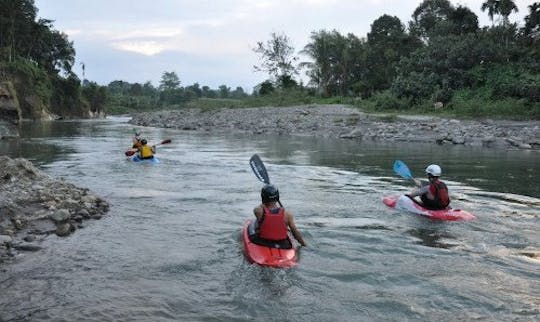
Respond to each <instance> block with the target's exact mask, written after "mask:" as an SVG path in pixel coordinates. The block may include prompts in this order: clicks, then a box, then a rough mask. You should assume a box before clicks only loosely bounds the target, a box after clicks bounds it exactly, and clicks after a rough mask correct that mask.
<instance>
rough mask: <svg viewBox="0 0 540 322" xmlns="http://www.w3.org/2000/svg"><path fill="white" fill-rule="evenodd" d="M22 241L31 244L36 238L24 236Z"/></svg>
mask: <svg viewBox="0 0 540 322" xmlns="http://www.w3.org/2000/svg"><path fill="white" fill-rule="evenodd" d="M23 240H24V241H27V242H33V241H34V240H36V236H34V235H26V237H24V238H23Z"/></svg>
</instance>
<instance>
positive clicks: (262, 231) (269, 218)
mask: <svg viewBox="0 0 540 322" xmlns="http://www.w3.org/2000/svg"><path fill="white" fill-rule="evenodd" d="M276 210H277V211H276ZM287 232H288V229H287V223H286V222H285V208H283V207H280V208H277V209H273V210H270V209H268V208H266V207H263V217H262V218H261V220H260V221H259V237H260V238H263V239H268V240H283V239H286V238H287Z"/></svg>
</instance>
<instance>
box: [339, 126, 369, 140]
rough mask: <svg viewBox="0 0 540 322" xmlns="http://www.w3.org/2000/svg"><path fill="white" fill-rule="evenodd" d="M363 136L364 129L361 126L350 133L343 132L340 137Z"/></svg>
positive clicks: (352, 137)
mask: <svg viewBox="0 0 540 322" xmlns="http://www.w3.org/2000/svg"><path fill="white" fill-rule="evenodd" d="M362 136H363V131H362V129H360V128H356V129H354V130H352V131H351V132H349V133H345V134H341V135H340V136H339V137H340V138H344V139H356V138H360V139H361V138H362Z"/></svg>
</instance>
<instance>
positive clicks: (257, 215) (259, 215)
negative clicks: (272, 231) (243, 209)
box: [253, 206, 263, 220]
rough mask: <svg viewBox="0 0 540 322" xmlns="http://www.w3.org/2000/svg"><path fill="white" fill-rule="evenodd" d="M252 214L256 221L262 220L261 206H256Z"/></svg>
mask: <svg viewBox="0 0 540 322" xmlns="http://www.w3.org/2000/svg"><path fill="white" fill-rule="evenodd" d="M253 214H254V215H255V218H257V220H260V219H261V218H262V215H263V209H262V207H261V206H257V207H255V208H254V209H253Z"/></svg>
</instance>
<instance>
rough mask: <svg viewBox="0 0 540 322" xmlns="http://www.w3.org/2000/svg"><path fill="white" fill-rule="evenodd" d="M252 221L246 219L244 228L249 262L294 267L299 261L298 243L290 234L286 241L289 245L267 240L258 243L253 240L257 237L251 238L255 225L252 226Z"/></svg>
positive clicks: (245, 248) (245, 252) (243, 234)
mask: <svg viewBox="0 0 540 322" xmlns="http://www.w3.org/2000/svg"><path fill="white" fill-rule="evenodd" d="M251 222H252V220H251V219H248V220H246V222H245V223H244V227H243V228H242V240H243V243H244V254H245V255H246V258H247V260H248V261H249V262H251V263H256V264H259V265H261V266H269V267H278V268H285V267H293V266H295V265H296V264H297V263H298V256H297V252H296V245H295V244H294V242H293V240H292V238H290V236H289V237H287V238H288V241H286V244H288V246H287V245H285V246H284V245H283V243H272V242H266V243H265V245H262V244H256V243H254V242H253V241H252V240H254V241H256V239H253V237H252V238H250V233H251V235H253V234H254V227H253V225H251V226H250V223H251ZM285 247H290V248H285Z"/></svg>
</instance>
